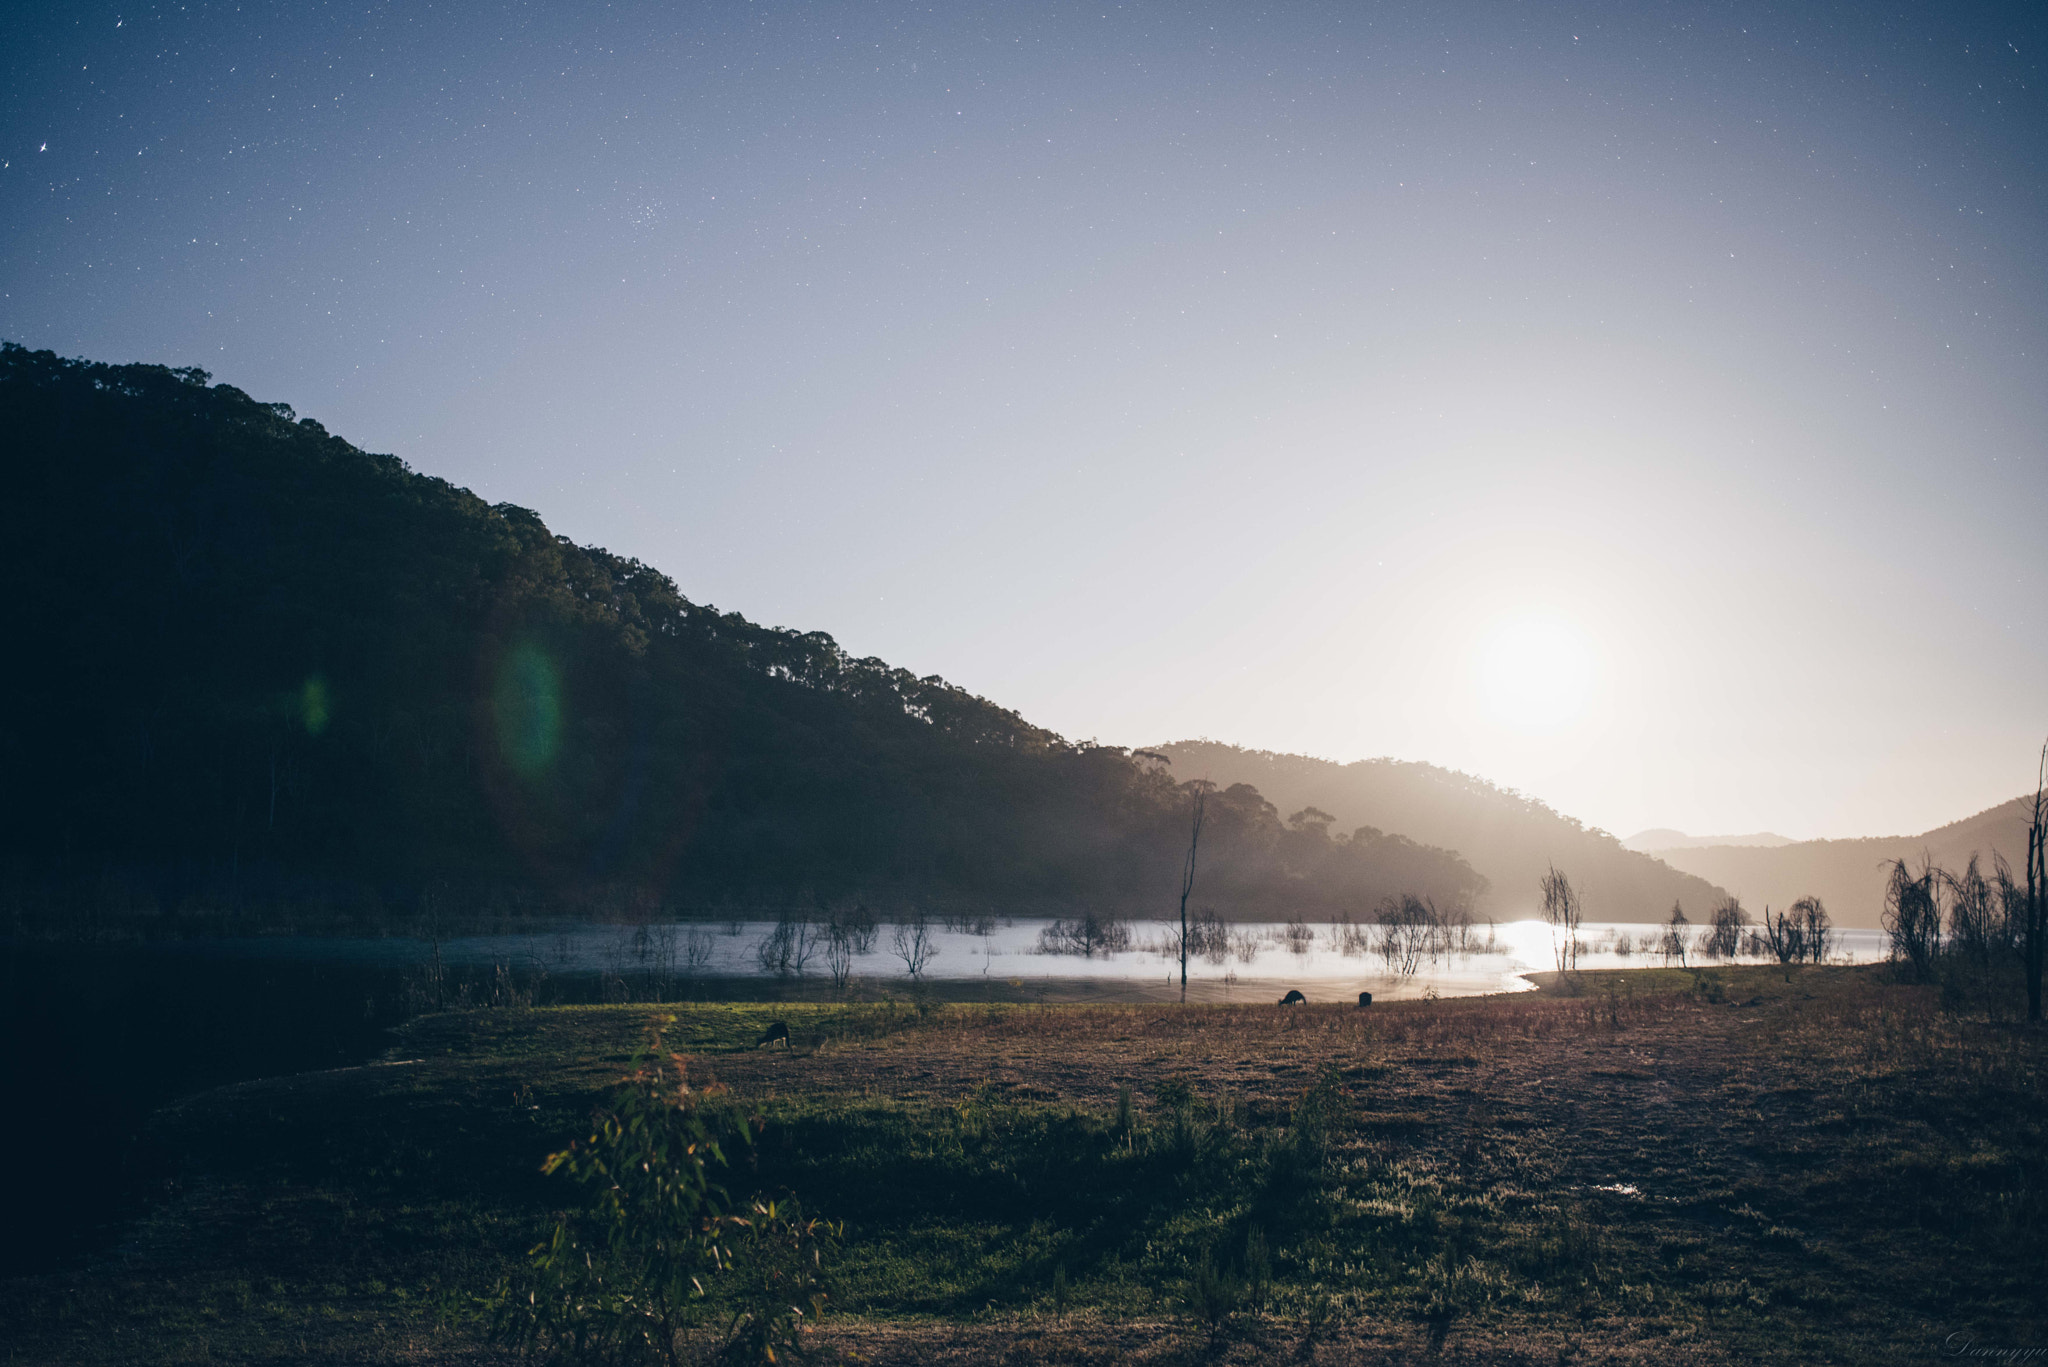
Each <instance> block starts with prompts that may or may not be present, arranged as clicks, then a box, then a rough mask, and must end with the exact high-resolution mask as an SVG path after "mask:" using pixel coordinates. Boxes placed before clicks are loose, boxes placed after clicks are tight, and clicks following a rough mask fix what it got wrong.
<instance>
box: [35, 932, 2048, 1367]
mask: <svg viewBox="0 0 2048 1367" xmlns="http://www.w3.org/2000/svg"><path fill="white" fill-rule="evenodd" d="M670 1015H672V1016H674V1018H675V1019H674V1020H673V1021H672V1022H670V1023H668V1024H666V1025H665V1026H664V1027H663V1028H664V1030H665V1036H666V1043H667V1044H668V1045H669V1046H670V1047H674V1048H680V1049H682V1050H683V1051H685V1052H687V1053H688V1054H689V1055H690V1056H691V1057H692V1059H693V1065H692V1066H693V1069H694V1072H695V1076H696V1077H697V1079H698V1081H700V1082H710V1081H712V1080H713V1079H714V1078H715V1080H716V1081H718V1082H719V1083H722V1084H724V1086H726V1087H727V1088H729V1089H730V1091H731V1095H732V1096H733V1097H734V1098H735V1099H736V1101H737V1102H739V1103H740V1104H742V1105H744V1106H745V1107H747V1108H748V1109H750V1110H752V1111H754V1112H756V1113H758V1114H760V1115H761V1116H763V1117H764V1118H765V1119H766V1120H767V1121H768V1122H769V1128H768V1132H767V1135H766V1137H765V1139H764V1141H763V1143H762V1144H761V1145H760V1146H759V1147H758V1149H757V1150H756V1152H755V1154H754V1157H753V1160H752V1161H753V1164H754V1170H753V1175H754V1180H758V1181H759V1182H760V1183H762V1184H763V1185H769V1186H778V1185H786V1186H789V1187H793V1188H794V1189H796V1190H798V1191H799V1192H801V1193H802V1194H803V1195H804V1197H805V1199H806V1203H807V1204H808V1205H809V1206H810V1207H811V1208H812V1209H815V1210H819V1211H822V1212H824V1213H826V1214H828V1215H831V1216H834V1217H836V1218H840V1219H844V1220H845V1221H846V1222H847V1225H848V1249H847V1254H846V1257H845V1260H844V1262H843V1265H842V1269H841V1282H842V1287H841V1295H840V1303H841V1305H842V1307H843V1308H844V1309H845V1310H846V1311H847V1312H848V1314H847V1315H846V1317H844V1318H842V1319H841V1320H840V1321H838V1322H837V1323H836V1324H835V1325H834V1327H833V1328H832V1330H831V1332H830V1335H829V1336H828V1337H830V1338H831V1339H832V1340H833V1341H834V1342H836V1343H838V1344H840V1345H842V1346H846V1347H851V1348H854V1349H857V1350H858V1351H859V1352H860V1353H861V1354H862V1355H863V1356H864V1357H865V1358H866V1359H867V1360H869V1361H873V1362H879V1363H891V1362H903V1363H910V1362H913V1361H915V1362H970V1361H971V1362H1020V1363H1022V1362H1108V1361H1148V1362H1158V1363H1178V1362H1182V1361H1188V1362H1192V1361H1197V1360H1199V1361H1204V1362H1212V1361H1213V1362H1240V1361H1245V1362H1248V1361H1262V1360H1270V1359H1273V1358H1278V1357H1282V1356H1287V1357H1300V1358H1301V1359H1302V1360H1316V1361H1327V1362H1339V1361H1343V1362H1352V1361H1359V1362H1375V1361H1405V1360H1409V1359H1410V1358H1412V1357H1414V1356H1417V1355H1422V1354H1427V1353H1431V1352H1436V1353H1440V1354H1441V1355H1443V1356H1444V1357H1446V1358H1447V1359H1451V1360H1457V1359H1464V1360H1469V1361H1486V1362H1492V1361H1499V1362H1533V1361H1543V1362H1558V1361H1614V1362H1635V1361H1656V1362H1684V1361H1701V1362H1714V1361H1759V1360H1762V1361H1782V1362H1797V1363H1806V1362H1818V1361H1849V1360H1856V1361H1868V1360H1878V1361H1894V1360H1896V1361H1908V1360H1919V1359H1923V1358H1927V1357H1934V1356H1940V1355H1942V1353H1943V1351H1944V1349H1943V1344H1944V1342H1947V1341H1948V1340H1949V1336H1950V1335H1952V1334H1958V1333H1960V1334H1966V1335H1969V1336H1971V1338H1972V1341H1973V1342H1974V1343H1975V1344H1976V1345H1977V1346H1978V1347H1985V1346H2004V1347H2021V1348H2024V1347H2029V1346H2034V1347H2040V1346H2048V1288H2044V1277H2043V1274H2042V1272H2041V1268H2042V1267H2043V1266H2044V1265H2048V1243H2044V1239H2043V1231H2044V1229H2048V1211H2044V1210H2043V1200H2044V1197H2043V1193H2044V1191H2048V1179H2044V1172H2048V1170H2044V1158H2048V1134H2044V1129H2043V1126H2044V1112H2043V1108H2042V1104H2041V1103H2042V1100H2043V1090H2042V1066H2043V1062H2044V1057H2048V1048H2044V1039H2043V1036H2042V1035H2041V1033H2040V1032H2039V1031H2028V1030H2026V1029H2023V1028H2017V1027H2011V1026H1994V1025H1991V1024H1988V1023H1985V1022H1983V1021H1973V1020H1970V1019H1967V1018H1957V1017H1953V1016H1949V1015H1945V1014H1944V1013H1943V1012H1942V1011H1941V1010H1940V1008H1939V1004H1938V1002H1937V1000H1936V998H1935V996H1934V994H1933V993H1932V992H1931V991H1929V990H1926V989H1920V988H1913V987H1904V986H1899V985H1896V984H1892V983H1890V982H1888V981H1885V980H1884V978H1883V975H1882V974H1881V973H1880V972H1877V971H1873V970H1842V969H1812V968H1809V969H1804V970H1795V971H1793V972H1791V973H1786V972H1785V971H1783V970H1778V969H1763V968H1740V969H1719V970H1713V971H1711V972H1710V973H1708V974H1705V975H1699V974H1693V973H1688V972H1682V971H1665V970H1643V971H1631V972H1624V973H1618V974H1588V975H1585V976H1584V977H1583V978H1582V979H1581V980H1579V981H1577V982H1575V983H1559V982H1555V981H1549V982H1546V984H1545V988H1544V990H1543V991H1542V992H1541V993H1536V994H1524V995H1521V996H1516V997H1508V998H1489V999H1479V1000H1466V1001H1444V1002H1411V1003H1401V1004H1394V1005H1383V1006H1375V1007H1373V1008H1370V1009H1368V1010H1363V1011H1361V1010H1357V1009H1355V1008H1345V1007H1322V1006H1311V1007H1298V1008H1287V1009H1282V1008H1277V1007H1271V1006H1256V1007H1255V1006H1213V1005H1211V1006H1199V1007H1195V1006H1190V1007H1178V1006H1132V1007H1072V1006H1066V1007H1037V1006H1018V1005H954V1006H927V1007H924V1008H918V1007H914V1006H904V1005H889V1006H881V1007H866V1006H864V1007H833V1006H823V1005H809V1006H802V1005H761V1006H716V1007H692V1008H676V1007H670V1008H660V1009H651V1008H645V1007H639V1008H564V1009H559V1010H544V1011H518V1012H514V1011H506V1012H496V1013H469V1014H463V1015H449V1016H442V1017H434V1018H428V1019H425V1020H422V1021H419V1022H417V1023H415V1025H414V1026H412V1027H411V1028H410V1029H409V1030H408V1032H407V1034H406V1036H405V1038H404V1040H403V1042H402V1044H401V1046H400V1049H399V1051H398V1054H397V1056H398V1057H402V1058H416V1059H418V1060H420V1061H419V1062H416V1063H408V1064H402V1065H399V1066H390V1067H382V1068H368V1069H353V1070H344V1071H342V1072H338V1073H333V1074H324V1075H315V1076H311V1077H306V1078H300V1079H287V1080H279V1081H274V1082H267V1083H259V1084H250V1085H247V1086H244V1087H240V1088H235V1089H228V1090H226V1091H223V1092H218V1093H213V1094H209V1095H208V1096H206V1097H203V1098H199V1099H196V1100H194V1101H192V1102H189V1103H186V1104H185V1105H183V1106H181V1107H179V1108H176V1109H175V1110H174V1111H173V1112H171V1113H169V1114H167V1115H166V1116H165V1117H163V1118H162V1120H161V1122H160V1125H161V1128H162V1130H163V1132H164V1133H165V1134H166V1136H167V1137H168V1138H170V1139H171V1140H173V1141H174V1142H175V1143H176V1144H177V1145H178V1146H180V1148H181V1150H182V1151H183V1152H184V1153H185V1154H186V1155H187V1158H186V1169H185V1171H186V1175H185V1177H184V1179H183V1182H182V1185H181V1186H180V1187H179V1188H178V1189H177V1190H176V1191H175V1192H173V1193H171V1195H170V1198H169V1200H168V1202H167V1203H166V1204H165V1205H164V1206H163V1207H162V1208H161V1209H160V1210H159V1211H158V1213H157V1214H156V1216H154V1217H153V1218H152V1220H151V1221H150V1222H149V1223H148V1224H147V1225H146V1226H145V1227H144V1228H143V1229H141V1230H140V1231H138V1233H137V1235H136V1237H135V1238H134V1239H133V1240H131V1241H130V1243H129V1244H128V1245H127V1246H126V1247H124V1249H123V1250H122V1251H121V1252H120V1253H119V1254H118V1255H116V1256H114V1257H110V1258H107V1259H105V1260H103V1261H102V1262H101V1263H100V1264H99V1265H97V1266H95V1267H94V1268H91V1269H89V1270H87V1271H84V1272H80V1273H75V1274H70V1275H68V1276H64V1277H54V1278H40V1279H32V1280H29V1281H21V1282H15V1283H12V1284H9V1285H8V1286H7V1287H6V1288H5V1290H4V1291H0V1330H4V1331H5V1332H4V1333H0V1340H4V1341H5V1342H6V1343H7V1344H8V1345H9V1346H8V1348H7V1349H6V1350H5V1353H6V1354H11V1357H9V1356H5V1355H4V1354H0V1360H11V1361H21V1362H30V1361H51V1362H55V1361H66V1362H71V1361H76V1362H109V1363H111V1362H145V1361H146V1362H158V1361H165V1362H168V1361H207V1360H211V1361H220V1362H261V1361H274V1360H280V1359H283V1358H291V1359H293V1360H318V1361H336V1362H341V1361H363V1362H373V1361H374V1362H405V1361H426V1360H433V1361H488V1360H493V1355H492V1354H491V1353H490V1351H489V1350H488V1349H487V1348H486V1347H484V1346H482V1345H481V1344H480V1343H479V1341H478V1340H477V1338H476V1332H477V1326H476V1321H475V1318H474V1315H473V1312H472V1308H471V1306H472V1303H471V1302H470V1301H469V1300H468V1297H470V1296H471V1295H473V1294H474V1293H476V1292H477V1291H479V1290H481V1289H482V1288H483V1287H484V1286H486V1285H487V1284H488V1283H489V1281H490V1280H491V1279H492V1278H493V1277H494V1276H495V1274H496V1271H497V1270H498V1269H500V1268H502V1267H503V1266H505V1265H506V1262H507V1260H508V1259H510V1258H512V1257H515V1256H516V1255H517V1254H518V1252H519V1250H520V1248H521V1247H523V1245H524V1244H525V1242H526V1241H528V1240H529V1239H530V1238H531V1237H532V1236H533V1231H534V1230H535V1229H536V1228H537V1227H538V1226H539V1223H540V1222H541V1221H543V1220H544V1219H545V1217H546V1211H547V1208H548V1205H549V1203H550V1202H551V1201H553V1200H557V1199H561V1195H562V1194H561V1193H558V1192H555V1191H552V1190H550V1189H549V1188H548V1187H547V1186H546V1185H545V1184H543V1183H542V1182H541V1181H540V1180H539V1179H538V1178H537V1177H536V1176H535V1175H534V1173H533V1171H532V1168H533V1164H534V1162H535V1161H536V1160H537V1158H538V1157H539V1155H540V1154H541V1153H543V1152H545V1151H546V1150H547V1149H548V1148H549V1147H551V1146H553V1145H555V1144H558V1143H559V1142H561V1141H562V1140H563V1139H564V1138H566V1137H568V1136H570V1135H572V1134H573V1133H574V1132H575V1130H576V1128H577V1126H578V1124H579V1121H580V1117H582V1116H583V1115H586V1114H587V1113H588V1109H589V1107H590V1105H591V1104H592V1103H593V1101H594V1100H595V1099H596V1098H597V1097H598V1096H599V1095H601V1093H602V1091H603V1089H604V1087H605V1085H606V1084H607V1083H608V1082H609V1081H610V1080H612V1079H614V1078H616V1077H617V1076H618V1075H619V1073H620V1072H621V1070H622V1069H623V1067H624V1065H625V1062H626V1060H627V1059H628V1057H629V1056H630V1055H631V1053H632V1051H633V1049H634V1047H635V1044H636V1042H637V1041H638V1040H639V1039H640V1038H641V1037H642V1036H643V1034H644V1032H645V1031H646V1030H647V1029H648V1028H649V1026H650V1024H653V1023H657V1022H658V1021H659V1019H660V1018H662V1017H665V1016H670ZM773 1019H782V1020H786V1021H787V1022H788V1023H789V1025H790V1028H791V1033H792V1035H793V1036H794V1046H795V1047H794V1048H793V1049H790V1050H788V1051H786V1052H785V1051H783V1050H780V1049H755V1048H753V1047H752V1044H753V1041H754V1040H755V1039H756V1038H758V1036H759V1034H760V1032H761V1030H762V1029H763V1028H764V1027H765V1025H766V1024H767V1023H768V1022H769V1021H770V1020H773ZM1326 1071H1333V1072H1334V1075H1335V1076H1337V1077H1339V1078H1341V1079H1342V1081H1343V1086H1344V1091H1345V1098H1344V1101H1343V1102H1342V1104H1341V1105H1340V1107H1339V1115H1338V1118H1337V1120H1336V1122H1335V1124H1334V1126H1333V1128H1332V1130H1331V1132H1330V1135H1329V1142H1328V1147H1327V1150H1326V1151H1320V1150H1319V1151H1318V1153H1317V1154H1316V1155H1315V1156H1313V1157H1312V1158H1303V1157H1301V1156H1300V1152H1298V1146H1296V1147H1290V1146H1291V1145H1293V1144H1294V1141H1293V1139H1292V1138H1291V1137H1290V1136H1291V1135H1292V1134H1293V1132H1294V1129H1295V1128H1296V1127H1294V1126H1292V1125H1291V1124H1290V1117H1291V1114H1292V1109H1293V1108H1294V1107H1295V1105H1296V1104H1297V1100H1298V1098H1300V1097H1301V1095H1302V1094H1303V1092H1304V1090H1305V1089H1307V1088H1308V1087H1309V1086H1310V1085H1311V1084H1312V1083H1313V1082H1314V1081H1315V1080H1316V1079H1317V1078H1318V1077H1319V1076H1322V1075H1324V1074H1325V1073H1326ZM1125 1087H1128V1088H1129V1089H1130V1091H1131V1095H1132V1098H1133V1106H1134V1111H1135V1119H1136V1125H1135V1127H1134V1129H1133V1130H1130V1131H1123V1130H1120V1129H1119V1128H1118V1127H1117V1125H1116V1123H1115V1113H1116V1108H1117V1105H1118V1098H1119V1092H1120V1090H1121V1089H1122V1088H1125ZM1183 1089H1185V1093H1186V1094H1187V1095H1188V1098H1189V1099H1186V1100H1183V1099H1182V1097H1183ZM1252 1227H1258V1228H1260V1229H1261V1230H1263V1231H1264V1232H1265V1233H1266V1234H1267V1235H1268V1236H1270V1238H1271V1240H1272V1244H1273V1274H1272V1276H1273V1285H1272V1290H1271V1293H1270V1295H1269V1297H1268V1298H1267V1299H1266V1301H1265V1303H1264V1304H1263V1306H1261V1307H1260V1308H1258V1309H1256V1310H1254V1309H1252V1308H1250V1307H1249V1306H1245V1307H1242V1308H1241V1309H1240V1311H1239V1313H1237V1314H1236V1315H1234V1316H1232V1317H1231V1318H1230V1319H1229V1321H1228V1322H1227V1323H1226V1324H1225V1325H1224V1326H1223V1327H1222V1328H1221V1330H1220V1331H1216V1332H1212V1331H1211V1329H1210V1328H1209V1327H1208V1326H1206V1325H1204V1324H1200V1323H1198V1322H1197V1317H1196V1316H1195V1315H1194V1313H1193V1309H1192V1300H1191V1295H1192V1293H1191V1291H1190V1285H1191V1283H1190V1280H1189V1278H1190V1276H1191V1268H1192V1265H1193V1259H1194V1257H1195V1256H1196V1254H1197V1253H1198V1252H1199V1251H1200V1250H1203V1249H1209V1250H1211V1251H1214V1252H1217V1253H1218V1256H1219V1257H1220V1258H1226V1259H1227V1258H1233V1257H1237V1258H1241V1257H1242V1255H1241V1253H1240V1252H1238V1250H1242V1249H1243V1248H1244V1246H1245V1245H1244V1239H1245V1232H1246V1231H1247V1230H1248V1229H1250V1228H1252ZM1055 1268H1057V1269H1059V1274H1060V1275H1061V1276H1062V1277H1065V1278H1067V1279H1069V1281H1070V1290H1069V1291H1068V1292H1067V1293H1065V1296H1064V1298H1063V1300H1064V1303H1062V1301H1061V1300H1056V1299H1055V1296H1054V1293H1053V1291H1052V1289H1051V1288H1052V1278H1053V1276H1054V1271H1055ZM1064 1284H1067V1283H1063V1285H1064Z"/></svg>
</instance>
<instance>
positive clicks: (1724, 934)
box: [1700, 897, 1749, 959]
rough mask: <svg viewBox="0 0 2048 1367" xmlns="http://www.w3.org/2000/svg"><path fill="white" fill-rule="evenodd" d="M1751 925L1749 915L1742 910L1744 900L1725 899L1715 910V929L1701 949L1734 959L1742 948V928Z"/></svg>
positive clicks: (1701, 945) (1713, 954)
mask: <svg viewBox="0 0 2048 1367" xmlns="http://www.w3.org/2000/svg"><path fill="white" fill-rule="evenodd" d="M1748 924H1749V913H1748V912H1746V911H1744V910H1743V909H1742V900H1741V899H1740V898H1737V897H1724V898H1722V899H1721V901H1720V903H1719V905H1717V906H1716V907H1715V908H1714V915H1713V929H1712V930H1711V931H1709V932H1708V934H1707V938H1706V939H1704V940H1702V941H1701V942H1700V948H1701V949H1702V950H1703V951H1705V952H1706V953H1707V954H1709V955H1712V956H1715V957H1718V958H1723V959H1732V958H1734V957H1735V956H1736V954H1737V953H1738V952H1739V951H1740V950H1741V948H1742V928H1743V927H1744V926H1746V925H1748Z"/></svg>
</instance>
